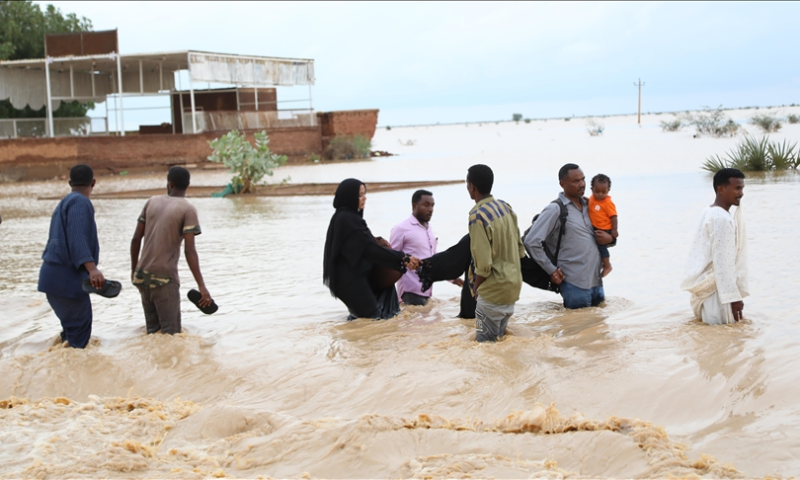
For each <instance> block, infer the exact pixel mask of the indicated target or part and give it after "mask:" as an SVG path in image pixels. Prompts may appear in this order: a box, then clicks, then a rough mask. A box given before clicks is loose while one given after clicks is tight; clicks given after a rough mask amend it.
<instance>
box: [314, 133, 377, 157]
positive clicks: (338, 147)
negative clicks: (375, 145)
mask: <svg viewBox="0 0 800 480" xmlns="http://www.w3.org/2000/svg"><path fill="white" fill-rule="evenodd" d="M371 149H372V141H370V139H368V138H365V137H363V136H361V135H354V136H352V137H347V136H339V135H337V136H336V137H333V138H332V139H331V142H330V143H329V144H328V148H326V149H325V158H327V159H328V160H353V159H356V158H369V152H370V150H371Z"/></svg>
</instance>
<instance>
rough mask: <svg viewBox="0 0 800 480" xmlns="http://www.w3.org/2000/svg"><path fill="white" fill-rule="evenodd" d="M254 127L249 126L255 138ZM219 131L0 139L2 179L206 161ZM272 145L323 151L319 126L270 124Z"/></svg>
mask: <svg viewBox="0 0 800 480" xmlns="http://www.w3.org/2000/svg"><path fill="white" fill-rule="evenodd" d="M253 133H254V131H246V132H245V134H246V136H247V139H248V140H249V141H250V142H253ZM218 135H219V133H212V132H208V133H201V134H197V135H142V136H139V135H131V136H126V137H62V138H24V139H14V140H0V180H12V181H16V180H35V179H44V178H53V177H56V176H60V175H64V174H66V173H67V172H68V171H69V168H70V167H72V166H73V165H75V164H77V163H85V164H87V165H90V166H91V167H92V168H93V169H95V171H97V172H99V173H102V172H119V171H121V170H131V171H140V170H154V169H165V168H167V167H169V166H172V165H185V164H202V163H208V161H207V160H206V158H207V157H208V155H210V154H211V148H210V147H209V146H208V141H209V140H213V139H214V138H216V137H217V136H218ZM267 135H269V140H270V142H269V146H270V149H271V150H272V151H273V152H275V153H278V154H281V155H287V156H289V157H290V158H291V157H302V156H306V155H310V154H312V153H315V154H319V153H321V151H322V139H321V136H320V129H319V127H293V128H274V129H267Z"/></svg>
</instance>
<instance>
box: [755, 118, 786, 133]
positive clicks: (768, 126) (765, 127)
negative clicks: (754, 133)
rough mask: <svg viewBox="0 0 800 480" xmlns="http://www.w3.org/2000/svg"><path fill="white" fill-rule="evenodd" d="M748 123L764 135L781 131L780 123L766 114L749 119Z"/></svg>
mask: <svg viewBox="0 0 800 480" xmlns="http://www.w3.org/2000/svg"><path fill="white" fill-rule="evenodd" d="M750 123H752V124H753V125H755V126H757V127H758V128H760V129H761V130H762V131H763V132H764V133H771V132H777V131H778V130H780V129H781V126H782V125H781V122H780V120H778V119H777V118H776V117H774V116H773V115H769V114H766V113H763V114H756V115H753V116H752V117H750Z"/></svg>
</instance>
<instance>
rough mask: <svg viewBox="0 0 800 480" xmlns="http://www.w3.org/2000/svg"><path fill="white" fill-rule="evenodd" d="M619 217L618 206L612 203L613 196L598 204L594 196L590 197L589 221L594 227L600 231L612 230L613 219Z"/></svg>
mask: <svg viewBox="0 0 800 480" xmlns="http://www.w3.org/2000/svg"><path fill="white" fill-rule="evenodd" d="M616 216H617V206H616V205H614V202H612V201H611V195H609V196H607V197H606V198H604V199H603V201H601V202H598V201H597V200H595V199H594V195H592V196H591V197H589V219H590V220H591V221H592V225H594V227H595V228H599V229H600V230H611V227H612V225H611V217H616Z"/></svg>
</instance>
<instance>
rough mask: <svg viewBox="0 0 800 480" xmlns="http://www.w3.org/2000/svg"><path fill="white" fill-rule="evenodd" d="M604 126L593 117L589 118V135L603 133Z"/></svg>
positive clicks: (587, 123)
mask: <svg viewBox="0 0 800 480" xmlns="http://www.w3.org/2000/svg"><path fill="white" fill-rule="evenodd" d="M604 128H605V127H604V126H603V124H602V123H600V122H598V121H596V120H595V119H593V118H590V119H589V120H587V121H586V131H587V132H589V135H591V136H593V137H596V136H598V135H601V134H602V133H603V129H604Z"/></svg>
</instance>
